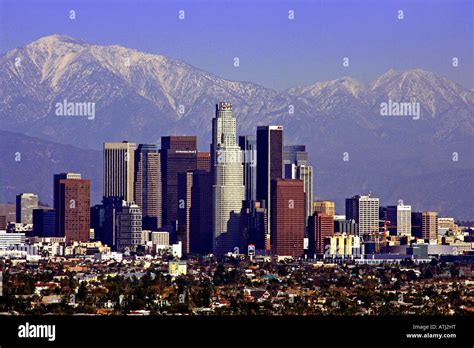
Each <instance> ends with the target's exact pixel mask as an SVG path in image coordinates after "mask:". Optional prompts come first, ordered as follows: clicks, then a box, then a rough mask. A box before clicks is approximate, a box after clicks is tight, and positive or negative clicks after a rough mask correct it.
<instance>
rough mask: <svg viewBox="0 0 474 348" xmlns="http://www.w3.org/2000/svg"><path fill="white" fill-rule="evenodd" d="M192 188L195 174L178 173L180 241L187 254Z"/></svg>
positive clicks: (190, 172)
mask: <svg viewBox="0 0 474 348" xmlns="http://www.w3.org/2000/svg"><path fill="white" fill-rule="evenodd" d="M192 188H193V172H192V171H188V172H186V173H178V241H181V243H182V244H181V245H182V251H183V253H185V254H189V251H190V240H189V235H190V234H189V232H190V226H191V207H192V205H193V204H194V202H193V200H192V197H191V191H192ZM208 199H209V197H208Z"/></svg>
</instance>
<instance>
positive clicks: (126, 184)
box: [104, 141, 137, 202]
mask: <svg viewBox="0 0 474 348" xmlns="http://www.w3.org/2000/svg"><path fill="white" fill-rule="evenodd" d="M136 148H137V145H136V144H134V143H129V142H127V141H124V142H122V143H104V197H112V196H113V197H123V199H124V200H126V201H129V202H132V201H133V200H134V198H135V197H134V174H135V150H136Z"/></svg>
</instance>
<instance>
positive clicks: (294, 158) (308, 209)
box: [283, 145, 313, 224]
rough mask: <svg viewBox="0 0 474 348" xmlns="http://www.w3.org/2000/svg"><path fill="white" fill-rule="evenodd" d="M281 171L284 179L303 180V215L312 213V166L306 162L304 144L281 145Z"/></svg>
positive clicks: (306, 156) (306, 154)
mask: <svg viewBox="0 0 474 348" xmlns="http://www.w3.org/2000/svg"><path fill="white" fill-rule="evenodd" d="M283 166H284V167H283V168H284V169H283V171H284V177H285V179H299V180H303V183H304V193H305V216H306V224H307V223H308V221H307V219H308V218H309V217H310V216H311V215H312V214H313V167H312V166H310V165H309V163H308V153H307V152H306V146H304V145H286V146H284V147H283Z"/></svg>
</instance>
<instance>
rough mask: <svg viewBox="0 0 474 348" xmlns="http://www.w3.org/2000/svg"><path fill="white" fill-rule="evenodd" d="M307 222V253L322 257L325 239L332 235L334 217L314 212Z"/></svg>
mask: <svg viewBox="0 0 474 348" xmlns="http://www.w3.org/2000/svg"><path fill="white" fill-rule="evenodd" d="M308 221H309V222H308V241H309V248H308V249H309V253H310V255H311V254H317V255H323V254H324V251H325V248H324V247H325V240H326V238H328V237H331V236H333V235H334V216H333V215H328V214H326V213H319V212H315V213H314V214H313V215H312V216H310V217H309V219H308Z"/></svg>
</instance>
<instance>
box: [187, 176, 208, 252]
mask: <svg viewBox="0 0 474 348" xmlns="http://www.w3.org/2000/svg"><path fill="white" fill-rule="evenodd" d="M211 197H212V175H211V173H210V172H208V171H202V170H197V171H194V172H193V182H192V188H191V201H192V205H191V208H190V212H189V213H190V221H191V223H190V226H189V249H190V252H191V253H197V254H202V255H205V254H209V253H211V252H212V247H213V236H214V234H213V229H212V228H213V225H212V199H210V198H211Z"/></svg>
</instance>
